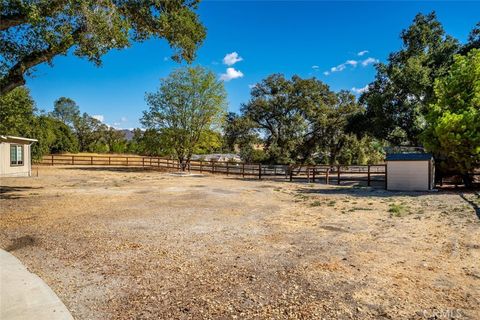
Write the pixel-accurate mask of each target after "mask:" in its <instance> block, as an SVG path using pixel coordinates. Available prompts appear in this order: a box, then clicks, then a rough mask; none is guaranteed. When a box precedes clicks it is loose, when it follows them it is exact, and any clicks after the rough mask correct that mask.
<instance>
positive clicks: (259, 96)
mask: <svg viewBox="0 0 480 320" xmlns="http://www.w3.org/2000/svg"><path fill="white" fill-rule="evenodd" d="M251 94H252V98H251V99H250V101H249V102H248V103H247V104H245V105H243V106H242V112H243V115H242V116H241V117H239V116H234V115H230V116H229V119H228V120H227V126H226V128H225V129H224V131H225V135H226V137H225V138H226V141H227V142H226V144H227V145H228V147H229V148H232V146H233V145H234V144H237V145H238V146H240V154H241V156H242V159H248V160H253V159H255V160H259V161H262V162H267V163H299V162H300V163H310V164H313V163H326V164H335V163H337V162H339V161H345V162H342V163H344V164H351V163H355V162H360V163H363V162H365V163H370V162H373V161H378V159H379V155H380V154H381V153H379V152H378V150H375V152H372V151H373V145H372V140H371V139H370V138H365V139H360V140H358V139H357V138H356V137H353V136H352V135H349V134H347V133H346V129H347V126H348V124H349V119H350V118H351V117H353V116H354V115H356V114H358V113H359V112H360V107H359V106H358V104H357V102H356V99H355V96H353V95H352V94H351V93H349V92H347V91H340V92H338V93H335V92H332V91H331V90H330V89H329V87H328V86H327V85H325V84H324V83H322V82H321V81H319V80H317V79H315V78H312V79H302V78H300V77H298V76H294V77H292V79H291V80H288V79H285V78H284V77H283V75H278V74H276V75H271V76H269V77H267V78H266V79H264V80H263V81H262V82H261V83H259V84H257V85H256V86H255V87H254V88H253V89H252V93H251ZM259 137H262V139H260V138H259ZM259 140H263V146H264V152H262V153H260V151H258V150H255V148H254V147H253V146H254V144H255V143H258V141H259ZM348 153H350V156H347V154H348ZM362 153H363V157H361V156H360V160H358V159H359V154H362ZM367 155H368V156H367ZM370 156H371V157H370ZM381 160H383V156H382V159H381Z"/></svg>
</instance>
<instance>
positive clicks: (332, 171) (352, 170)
mask: <svg viewBox="0 0 480 320" xmlns="http://www.w3.org/2000/svg"><path fill="white" fill-rule="evenodd" d="M36 164H39V165H50V166H55V165H89V166H126V167H137V168H150V169H162V170H180V169H181V165H180V163H179V162H178V160H175V159H169V158H162V157H142V156H118V155H111V156H110V155H101V156H98V155H95V156H90V155H62V154H52V155H47V156H44V157H43V158H42V159H41V160H39V161H37V162H36ZM186 170H188V171H197V172H201V173H203V172H206V173H212V174H226V175H227V176H228V175H237V176H242V177H244V178H245V177H254V178H258V179H262V178H263V177H270V178H282V179H288V180H290V181H294V180H296V181H298V180H302V181H305V180H306V181H307V182H317V181H323V182H324V183H326V184H330V183H331V182H332V181H335V183H337V184H340V183H341V182H342V181H365V182H366V183H367V185H368V186H370V185H371V184H372V182H383V183H385V182H386V178H385V177H386V165H385V164H378V165H353V166H345V165H333V166H330V165H315V166H311V165H264V164H258V163H257V164H250V163H243V162H220V161H200V160H198V161H197V160H195V161H190V163H189V164H188V165H187V167H186Z"/></svg>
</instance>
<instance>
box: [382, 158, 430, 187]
mask: <svg viewBox="0 0 480 320" xmlns="http://www.w3.org/2000/svg"><path fill="white" fill-rule="evenodd" d="M385 160H386V163H387V176H386V179H387V190H398V191H427V190H431V189H433V188H434V187H435V169H434V164H433V157H432V155H431V154H429V153H394V154H388V155H387V158H386V159H385Z"/></svg>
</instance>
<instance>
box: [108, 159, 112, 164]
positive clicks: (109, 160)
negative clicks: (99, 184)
mask: <svg viewBox="0 0 480 320" xmlns="http://www.w3.org/2000/svg"><path fill="white" fill-rule="evenodd" d="M111 164H112V157H108V165H111Z"/></svg>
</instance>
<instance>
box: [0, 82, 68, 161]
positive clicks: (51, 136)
mask: <svg viewBox="0 0 480 320" xmlns="http://www.w3.org/2000/svg"><path fill="white" fill-rule="evenodd" d="M0 119H1V121H0V134H4V135H13V136H21V137H28V138H34V139H38V142H35V143H34V144H33V145H32V156H33V158H34V159H39V158H41V157H42V156H43V155H45V154H48V153H60V152H76V151H77V140H76V137H75V136H74V134H73V132H72V130H71V129H70V128H69V127H68V126H67V125H65V124H64V123H63V122H61V121H59V120H57V119H54V118H52V117H50V116H48V115H42V114H40V115H38V114H37V110H36V108H35V103H34V101H33V99H32V97H31V96H30V93H29V91H28V89H26V88H24V87H19V88H16V89H15V90H12V91H11V92H9V93H8V94H5V95H3V96H0Z"/></svg>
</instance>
